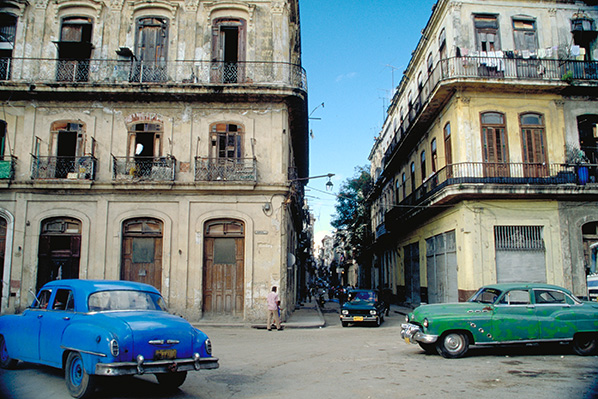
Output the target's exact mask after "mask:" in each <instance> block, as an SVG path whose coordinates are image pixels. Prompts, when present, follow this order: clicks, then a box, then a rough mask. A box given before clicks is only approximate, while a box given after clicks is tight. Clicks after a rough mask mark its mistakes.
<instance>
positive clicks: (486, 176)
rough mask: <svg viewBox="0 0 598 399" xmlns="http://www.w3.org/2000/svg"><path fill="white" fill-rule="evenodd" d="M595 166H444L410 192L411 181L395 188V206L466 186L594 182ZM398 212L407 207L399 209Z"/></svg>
mask: <svg viewBox="0 0 598 399" xmlns="http://www.w3.org/2000/svg"><path fill="white" fill-rule="evenodd" d="M597 178H598V165H597V164H584V165H570V164H557V163H550V164H546V163H488V162H463V163H455V164H450V165H447V166H445V167H444V168H442V169H440V170H439V171H438V172H436V173H434V174H432V175H431V176H430V177H428V178H427V179H426V180H425V181H424V182H423V183H422V184H420V185H419V186H417V187H415V188H414V189H413V190H411V189H410V187H414V186H415V185H412V180H411V179H410V178H408V179H406V181H405V184H404V185H402V186H401V187H399V189H398V190H399V192H398V193H397V194H398V196H399V199H401V200H400V202H399V205H417V204H420V203H421V202H422V201H423V200H425V199H427V198H428V197H429V196H430V195H432V194H434V193H435V192H437V191H438V190H440V189H442V188H444V187H447V186H450V185H460V184H467V183H484V184H510V185H559V184H579V185H585V184H586V183H593V182H596V181H597ZM401 209H403V211H400V212H402V213H407V212H409V208H401Z"/></svg>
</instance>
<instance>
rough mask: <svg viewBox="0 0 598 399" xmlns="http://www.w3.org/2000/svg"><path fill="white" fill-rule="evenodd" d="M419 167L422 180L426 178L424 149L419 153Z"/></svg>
mask: <svg viewBox="0 0 598 399" xmlns="http://www.w3.org/2000/svg"><path fill="white" fill-rule="evenodd" d="M420 168H421V178H422V182H423V181H424V180H426V177H428V176H426V151H425V150H424V151H422V152H421V154H420Z"/></svg>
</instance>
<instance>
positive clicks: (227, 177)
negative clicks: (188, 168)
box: [195, 157, 257, 183]
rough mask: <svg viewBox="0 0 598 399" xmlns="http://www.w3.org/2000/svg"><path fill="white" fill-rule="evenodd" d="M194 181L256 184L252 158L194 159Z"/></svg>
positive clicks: (255, 167) (255, 164)
mask: <svg viewBox="0 0 598 399" xmlns="http://www.w3.org/2000/svg"><path fill="white" fill-rule="evenodd" d="M195 181H222V182H252V183H256V182H257V160H255V159H254V158H238V159H218V158H202V157H196V158H195Z"/></svg>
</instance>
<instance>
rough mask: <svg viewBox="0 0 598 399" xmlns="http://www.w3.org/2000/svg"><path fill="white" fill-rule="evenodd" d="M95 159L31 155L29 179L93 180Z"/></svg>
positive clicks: (88, 157)
mask: <svg viewBox="0 0 598 399" xmlns="http://www.w3.org/2000/svg"><path fill="white" fill-rule="evenodd" d="M96 167H97V159H96V158H95V157H93V156H90V155H87V156H83V157H58V156H51V157H40V156H35V155H32V162H31V179H33V180H57V179H68V180H95V171H96Z"/></svg>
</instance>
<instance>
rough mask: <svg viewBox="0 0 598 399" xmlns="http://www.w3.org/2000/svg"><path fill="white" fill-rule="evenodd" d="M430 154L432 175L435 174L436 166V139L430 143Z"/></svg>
mask: <svg viewBox="0 0 598 399" xmlns="http://www.w3.org/2000/svg"><path fill="white" fill-rule="evenodd" d="M430 153H431V154H432V156H431V159H430V161H431V162H432V173H436V167H437V164H438V152H437V150H436V139H432V143H430Z"/></svg>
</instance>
